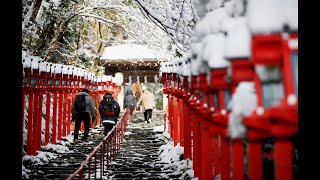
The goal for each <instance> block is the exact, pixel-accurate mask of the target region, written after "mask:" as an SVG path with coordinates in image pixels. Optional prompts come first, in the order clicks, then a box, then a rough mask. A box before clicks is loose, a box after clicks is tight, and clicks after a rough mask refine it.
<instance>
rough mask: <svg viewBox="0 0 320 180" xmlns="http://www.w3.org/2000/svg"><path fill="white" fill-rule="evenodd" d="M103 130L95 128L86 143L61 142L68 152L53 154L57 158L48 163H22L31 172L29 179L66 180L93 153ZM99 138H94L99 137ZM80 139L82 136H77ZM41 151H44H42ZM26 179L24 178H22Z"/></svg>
mask: <svg viewBox="0 0 320 180" xmlns="http://www.w3.org/2000/svg"><path fill="white" fill-rule="evenodd" d="M102 131H103V129H102V128H100V127H97V128H95V131H94V132H90V135H89V137H88V139H87V141H80V142H79V143H77V144H73V143H68V142H67V140H66V139H62V141H65V142H67V143H66V144H67V147H68V148H69V150H70V151H69V152H61V153H59V152H54V154H55V156H57V158H55V159H51V160H50V161H49V162H47V163H45V164H41V165H34V164H32V163H31V162H28V161H26V162H24V163H23V165H24V166H25V168H27V169H29V170H31V173H30V174H29V175H28V176H29V179H37V180H40V179H67V178H68V176H69V175H70V174H72V173H73V172H74V171H76V170H77V169H78V168H79V167H80V164H81V163H82V161H84V160H85V159H86V158H87V156H88V155H89V154H90V153H91V152H92V151H93V149H94V147H96V146H97V145H99V143H100V142H101V139H102V137H101V134H103V132H102ZM99 135H100V137H101V138H95V137H97V136H99ZM79 138H80V139H81V138H82V135H80V136H79ZM42 151H44V152H45V151H46V150H44V149H42ZM22 179H26V178H22Z"/></svg>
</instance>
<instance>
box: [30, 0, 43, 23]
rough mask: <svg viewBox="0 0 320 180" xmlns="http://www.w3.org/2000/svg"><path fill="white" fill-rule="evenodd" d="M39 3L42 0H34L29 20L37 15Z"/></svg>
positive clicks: (32, 20) (33, 19) (32, 19)
mask: <svg viewBox="0 0 320 180" xmlns="http://www.w3.org/2000/svg"><path fill="white" fill-rule="evenodd" d="M41 3H42V0H36V2H35V4H34V7H33V12H32V15H31V19H30V21H31V22H34V21H35V19H36V17H37V15H38V12H39V9H40V7H41Z"/></svg>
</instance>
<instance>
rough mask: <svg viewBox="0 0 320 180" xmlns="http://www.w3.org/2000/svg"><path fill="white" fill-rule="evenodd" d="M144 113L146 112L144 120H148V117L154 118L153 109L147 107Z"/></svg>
mask: <svg viewBox="0 0 320 180" xmlns="http://www.w3.org/2000/svg"><path fill="white" fill-rule="evenodd" d="M143 114H144V120H145V121H148V119H151V118H152V109H146V110H145V111H144V113H143Z"/></svg>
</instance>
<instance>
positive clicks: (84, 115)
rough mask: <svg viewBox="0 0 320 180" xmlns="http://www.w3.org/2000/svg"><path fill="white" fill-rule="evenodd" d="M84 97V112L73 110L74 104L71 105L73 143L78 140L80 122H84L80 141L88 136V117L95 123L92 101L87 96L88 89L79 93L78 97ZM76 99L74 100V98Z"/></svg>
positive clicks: (94, 109) (94, 110)
mask: <svg viewBox="0 0 320 180" xmlns="http://www.w3.org/2000/svg"><path fill="white" fill-rule="evenodd" d="M82 94H84V95H85V100H86V110H85V111H83V112H77V111H76V108H75V102H73V104H72V122H75V125H74V126H75V127H74V142H75V141H77V140H78V134H79V129H80V125H81V122H82V121H83V122H84V135H83V138H82V140H87V138H88V134H89V128H90V116H91V118H92V122H93V123H94V122H96V117H97V116H96V115H97V114H96V108H95V107H94V103H93V100H92V98H91V96H90V95H89V90H88V89H85V88H84V89H82V91H81V92H79V93H78V94H77V95H76V96H78V95H82ZM75 99H76V98H75Z"/></svg>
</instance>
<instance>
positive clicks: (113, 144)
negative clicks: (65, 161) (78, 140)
mask: <svg viewBox="0 0 320 180" xmlns="http://www.w3.org/2000/svg"><path fill="white" fill-rule="evenodd" d="M128 116H130V113H129V111H128V109H127V110H126V112H125V113H124V114H123V116H122V118H121V121H119V122H118V123H117V124H116V126H114V127H113V128H112V129H111V131H109V132H108V134H107V135H106V136H105V137H104V138H103V140H102V141H101V142H100V143H99V145H98V146H96V147H95V148H94V150H93V151H92V152H91V153H90V154H89V155H88V157H87V158H86V159H85V160H84V161H83V162H82V163H81V165H80V167H79V168H78V169H77V170H76V171H75V172H74V173H72V174H70V175H69V176H68V180H71V179H79V180H82V179H83V175H84V169H85V166H86V165H88V172H87V173H86V174H89V177H88V179H90V178H91V175H90V173H91V170H92V171H93V172H94V179H97V170H98V169H99V168H97V158H96V157H97V154H98V150H99V149H100V158H99V159H100V177H102V174H103V173H104V165H105V164H104V163H105V158H107V167H108V163H109V160H110V161H111V157H110V156H109V154H112V157H113V160H114V159H115V157H116V154H117V153H118V151H119V150H120V143H121V142H122V138H123V134H124V131H125V127H126V125H127V118H128ZM119 138H121V140H120V139H119ZM106 146H107V148H106ZM110 148H112V151H110V152H109V149H110ZM91 159H94V161H95V162H94V165H95V167H94V168H91V166H90V164H91Z"/></svg>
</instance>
